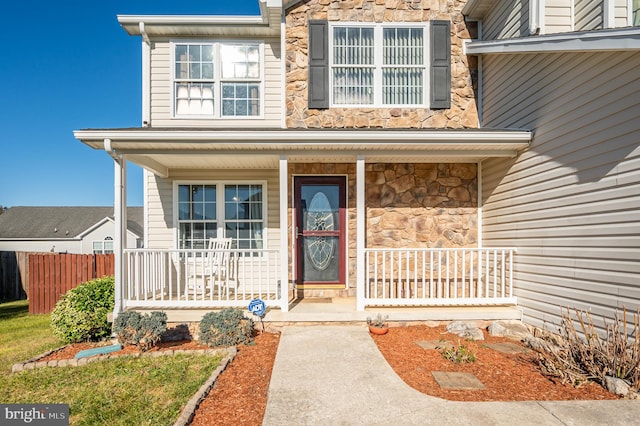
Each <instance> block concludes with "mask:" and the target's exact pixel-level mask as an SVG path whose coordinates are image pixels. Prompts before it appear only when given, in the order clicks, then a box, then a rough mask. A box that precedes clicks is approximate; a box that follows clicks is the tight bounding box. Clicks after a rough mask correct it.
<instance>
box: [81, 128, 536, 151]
mask: <svg viewBox="0 0 640 426" xmlns="http://www.w3.org/2000/svg"><path fill="white" fill-rule="evenodd" d="M74 136H75V138H76V139H79V140H81V141H83V142H85V143H87V142H103V141H104V149H105V151H107V152H108V153H109V155H111V156H112V157H113V158H116V157H114V155H117V154H116V151H115V148H114V146H113V142H112V138H113V139H117V140H118V142H132V141H135V142H156V143H163V142H176V141H180V142H188V141H191V142H218V143H219V142H221V141H224V142H239V141H245V142H247V143H254V144H258V145H265V144H266V143H268V142H278V143H286V142H293V143H295V144H296V145H300V141H301V140H303V141H305V142H310V141H314V142H321V143H323V144H326V145H337V144H341V143H345V142H346V143H353V142H355V141H358V142H368V143H367V145H372V142H384V143H389V142H393V141H398V140H403V141H407V142H409V141H413V142H419V143H425V142H464V143H473V142H481V141H487V142H501V141H510V142H513V141H519V142H530V141H531V140H532V139H533V132H531V131H528V130H508V129H505V130H495V131H491V130H478V131H475V130H465V131H415V130H409V131H403V130H400V131H394V130H391V131H365V132H358V131H326V130H325V131H315V130H312V131H283V130H265V129H260V130H239V131H229V130H204V131H200V130H195V131H189V130H184V131H176V130H174V131H172V130H150V131H131V130H106V131H102V130H76V131H74Z"/></svg>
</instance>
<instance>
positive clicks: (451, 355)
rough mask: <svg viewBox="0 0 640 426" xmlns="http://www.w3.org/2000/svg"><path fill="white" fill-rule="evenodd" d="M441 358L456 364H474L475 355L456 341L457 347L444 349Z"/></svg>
mask: <svg viewBox="0 0 640 426" xmlns="http://www.w3.org/2000/svg"><path fill="white" fill-rule="evenodd" d="M442 356H443V357H444V358H445V359H448V360H449V361H453V362H455V363H456V364H465V363H467V362H476V355H475V354H474V353H473V350H472V349H471V348H469V347H467V346H465V345H461V344H460V342H459V341H458V346H457V347H455V346H454V347H451V348H445V349H444V350H443V351H442Z"/></svg>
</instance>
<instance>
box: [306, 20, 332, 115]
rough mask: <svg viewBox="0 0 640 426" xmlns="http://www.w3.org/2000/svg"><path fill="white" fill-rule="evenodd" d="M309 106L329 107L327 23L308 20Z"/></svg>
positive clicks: (315, 107) (317, 107) (316, 107)
mask: <svg viewBox="0 0 640 426" xmlns="http://www.w3.org/2000/svg"><path fill="white" fill-rule="evenodd" d="M308 84H309V92H308V99H309V108H314V109H319V108H329V23H328V22H327V21H313V20H311V21H309V81H308Z"/></svg>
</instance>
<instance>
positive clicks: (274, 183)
mask: <svg viewBox="0 0 640 426" xmlns="http://www.w3.org/2000/svg"><path fill="white" fill-rule="evenodd" d="M149 175H150V177H149V182H148V189H147V190H148V194H149V199H148V200H147V202H148V205H149V220H148V228H147V229H148V238H149V247H148V248H156V249H158V248H164V249H170V248H176V247H175V244H176V243H175V241H176V238H177V235H176V230H175V227H174V217H173V212H174V204H175V201H174V199H173V187H174V181H180V182H202V181H220V182H225V183H227V182H229V183H233V182H234V181H242V182H262V181H266V194H267V212H266V214H267V224H266V226H267V228H268V230H267V235H266V237H265V240H266V242H267V245H266V246H265V247H264V248H272V249H273V248H278V247H279V244H280V213H279V202H280V196H279V183H278V177H279V175H278V170H251V171H250V173H248V172H247V170H184V171H177V172H172V176H171V178H170V179H163V178H159V177H156V176H153V175H151V174H149Z"/></svg>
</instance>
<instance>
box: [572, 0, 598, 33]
mask: <svg viewBox="0 0 640 426" xmlns="http://www.w3.org/2000/svg"><path fill="white" fill-rule="evenodd" d="M603 7H604V2H603V1H602V0H575V1H574V15H575V26H574V29H575V30H576V31H588V30H601V29H602V28H603V25H604V24H603V22H604V9H603Z"/></svg>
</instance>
